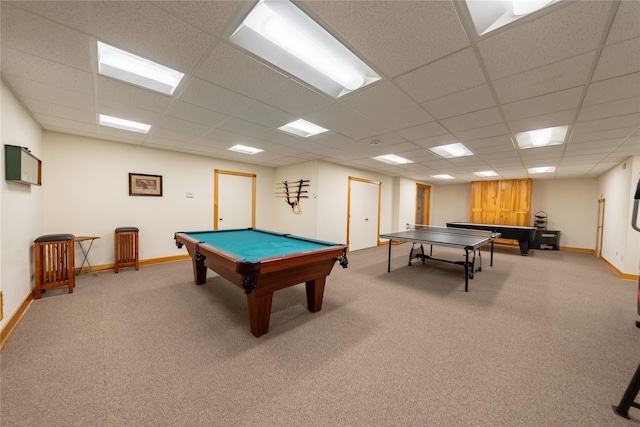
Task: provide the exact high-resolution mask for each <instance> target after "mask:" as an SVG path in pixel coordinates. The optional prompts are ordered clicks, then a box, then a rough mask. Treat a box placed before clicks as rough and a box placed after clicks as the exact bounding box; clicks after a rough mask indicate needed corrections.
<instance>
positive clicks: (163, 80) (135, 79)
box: [98, 42, 184, 95]
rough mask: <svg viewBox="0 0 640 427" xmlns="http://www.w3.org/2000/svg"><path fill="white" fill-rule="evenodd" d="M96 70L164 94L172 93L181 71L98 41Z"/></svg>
mask: <svg viewBox="0 0 640 427" xmlns="http://www.w3.org/2000/svg"><path fill="white" fill-rule="evenodd" d="M98 72H99V73H100V74H102V75H105V76H109V77H113V78H114V79H118V80H122V81H125V82H128V83H131V84H134V85H137V86H142V87H144V88H147V89H151V90H155V91H157V92H160V93H164V94H166V95H171V94H173V91H174V90H175V89H176V87H177V86H178V84H179V83H180V80H182V77H183V76H184V74H183V73H181V72H179V71H176V70H172V69H171V68H168V67H165V66H164V65H160V64H156V63H155V62H151V61H149V60H148V59H144V58H141V57H139V56H136V55H134V54H132V53H129V52H125V51H124V50H120V49H117V48H115V47H113V46H109V45H108V44H105V43H102V42H98Z"/></svg>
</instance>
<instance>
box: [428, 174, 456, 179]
mask: <svg viewBox="0 0 640 427" xmlns="http://www.w3.org/2000/svg"><path fill="white" fill-rule="evenodd" d="M431 178H435V179H455V178H454V177H452V176H451V175H447V174H441V175H432V176H431Z"/></svg>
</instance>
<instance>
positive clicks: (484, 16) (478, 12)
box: [466, 0, 559, 36]
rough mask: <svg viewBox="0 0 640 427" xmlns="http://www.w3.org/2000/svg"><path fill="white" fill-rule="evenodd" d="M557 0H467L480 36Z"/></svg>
mask: <svg viewBox="0 0 640 427" xmlns="http://www.w3.org/2000/svg"><path fill="white" fill-rule="evenodd" d="M557 1H559V0H467V1H466V3H467V8H468V9H469V14H470V15H471V19H472V20H473V23H474V25H475V27H476V31H477V32H478V35H480V36H482V35H484V34H487V33H489V32H491V31H493V30H496V29H498V28H500V27H503V26H505V25H507V24H510V23H512V22H514V21H517V20H518V19H520V18H523V17H525V16H527V15H529V14H531V13H534V12H537V11H538V10H540V9H542V8H544V7H547V6H550V5H551V4H553V3H556V2H557Z"/></svg>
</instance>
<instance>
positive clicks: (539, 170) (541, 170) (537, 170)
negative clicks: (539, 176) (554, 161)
mask: <svg viewBox="0 0 640 427" xmlns="http://www.w3.org/2000/svg"><path fill="white" fill-rule="evenodd" d="M527 171H529V173H531V174H535V173H553V172H555V171H556V168H555V166H540V167H537V168H529V169H527Z"/></svg>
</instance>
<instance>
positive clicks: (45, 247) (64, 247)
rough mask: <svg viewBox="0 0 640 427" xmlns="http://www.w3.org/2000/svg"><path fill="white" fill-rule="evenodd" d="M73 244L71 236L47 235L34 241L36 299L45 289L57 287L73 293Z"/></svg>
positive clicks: (74, 283)
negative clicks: (67, 289)
mask: <svg viewBox="0 0 640 427" xmlns="http://www.w3.org/2000/svg"><path fill="white" fill-rule="evenodd" d="M73 244H74V236H73V234H48V235H45V236H40V237H38V238H37V239H36V240H35V241H34V245H33V246H34V251H35V265H36V289H35V298H36V299H40V298H41V297H42V292H44V291H45V290H46V289H52V288H57V287H59V286H67V287H68V288H69V293H73V288H74V287H75V285H76V282H75V275H74V248H73Z"/></svg>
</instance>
